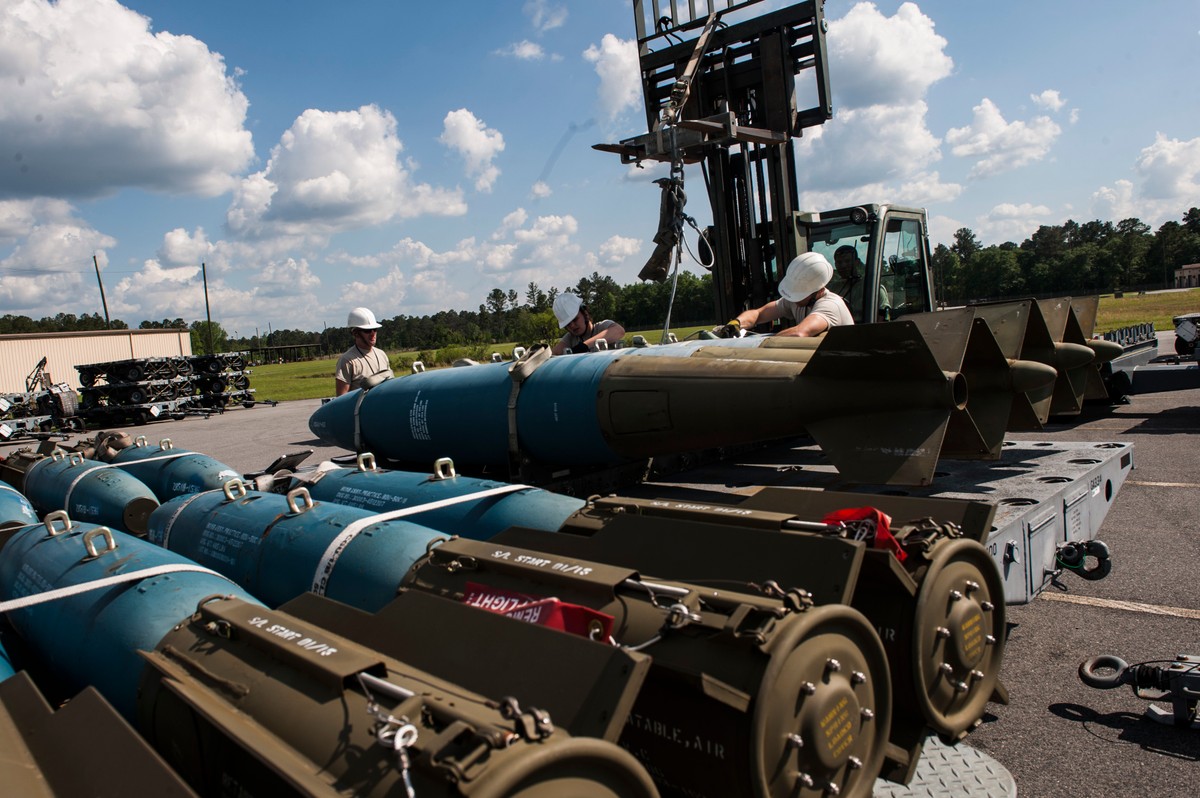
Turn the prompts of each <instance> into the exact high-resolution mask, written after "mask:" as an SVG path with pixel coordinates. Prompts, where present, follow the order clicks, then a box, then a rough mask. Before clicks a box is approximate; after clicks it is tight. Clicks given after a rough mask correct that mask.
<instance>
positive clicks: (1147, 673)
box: [1079, 654, 1200, 730]
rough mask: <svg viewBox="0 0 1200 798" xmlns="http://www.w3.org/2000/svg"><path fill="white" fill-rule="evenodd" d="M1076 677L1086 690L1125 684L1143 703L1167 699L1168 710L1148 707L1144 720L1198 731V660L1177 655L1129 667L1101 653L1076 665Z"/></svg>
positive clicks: (1199, 721) (1109, 688) (1199, 687)
mask: <svg viewBox="0 0 1200 798" xmlns="http://www.w3.org/2000/svg"><path fill="white" fill-rule="evenodd" d="M1079 678H1080V680H1082V681H1083V683H1084V684H1086V685H1087V686H1088V687H1095V688H1096V689H1097V690H1112V689H1114V688H1116V687H1120V686H1121V685H1123V684H1127V685H1129V686H1130V687H1132V688H1133V694H1134V695H1136V696H1137V697H1138V698H1144V699H1146V700H1147V701H1161V700H1164V699H1167V698H1169V699H1170V700H1171V710H1172V711H1170V712H1168V711H1167V710H1166V709H1164V708H1163V707H1160V706H1157V705H1155V704H1151V705H1150V706H1149V707H1147V708H1146V717H1148V718H1150V719H1151V720H1153V721H1155V722H1156V723H1161V724H1163V725H1166V726H1184V727H1191V728H1193V729H1198V730H1200V715H1198V714H1197V702H1200V657H1197V656H1189V655H1187V654H1179V655H1177V656H1176V657H1175V660H1174V661H1170V660H1163V661H1160V662H1142V663H1139V664H1137V665H1130V664H1128V663H1126V662H1125V660H1123V659H1121V658H1120V657H1115V656H1113V655H1112V654H1102V655H1100V656H1098V657H1092V658H1091V659H1088V660H1084V661H1083V662H1081V663H1080V664H1079Z"/></svg>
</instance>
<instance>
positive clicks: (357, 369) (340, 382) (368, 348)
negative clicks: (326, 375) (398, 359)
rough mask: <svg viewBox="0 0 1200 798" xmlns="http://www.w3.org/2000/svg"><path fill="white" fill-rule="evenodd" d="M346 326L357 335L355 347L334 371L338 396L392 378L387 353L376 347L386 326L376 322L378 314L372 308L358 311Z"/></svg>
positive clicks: (350, 316)
mask: <svg viewBox="0 0 1200 798" xmlns="http://www.w3.org/2000/svg"><path fill="white" fill-rule="evenodd" d="M346 326H347V327H349V328H350V333H351V335H353V336H354V346H352V347H350V348H349V349H347V350H346V351H345V352H343V353H342V356H341V357H339V358H338V362H337V369H336V370H335V371H334V372H333V394H334V396H341V395H342V394H344V393H346V392H347V391H352V390H354V389H355V388H363V387H370V386H371V385H373V384H377V383H378V382H380V381H381V380H383V379H386V378H387V377H390V376H392V372H391V368H390V367H389V365H388V356H387V353H386V352H384V351H383V350H382V349H379V348H377V347H376V346H375V341H376V339H377V338H378V336H379V328H380V327H382V326H383V325H382V324H380V323H379V322H377V321H376V320H375V314H374V313H372V312H371V311H370V310H369V309H368V308H355V309H354V310H352V311H350V315H349V316H347V317H346Z"/></svg>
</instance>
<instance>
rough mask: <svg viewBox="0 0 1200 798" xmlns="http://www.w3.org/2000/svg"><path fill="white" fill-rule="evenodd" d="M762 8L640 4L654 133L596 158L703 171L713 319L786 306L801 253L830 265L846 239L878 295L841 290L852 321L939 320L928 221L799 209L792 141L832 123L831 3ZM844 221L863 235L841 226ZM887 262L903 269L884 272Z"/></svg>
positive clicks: (638, 0)
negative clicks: (785, 291)
mask: <svg viewBox="0 0 1200 798" xmlns="http://www.w3.org/2000/svg"><path fill="white" fill-rule="evenodd" d="M759 2H761V0H748V1H747V2H740V3H739V2H732V0H666V1H665V2H662V1H660V0H634V2H633V11H634V25H635V29H636V31H637V44H638V57H639V64H640V68H641V78H642V94H643V99H644V101H645V110H646V123H647V126H648V129H649V132H648V133H644V134H641V135H639V136H635V137H633V138H629V139H625V140H622V141H620V142H619V143H617V144H597V145H595V148H596V149H598V150H602V151H605V152H613V153H617V154H618V155H620V156H621V162H622V163H627V164H628V163H637V162H640V161H645V160H650V161H662V162H666V163H670V164H671V165H672V172H673V175H674V174H675V173H680V174H681V173H682V165H683V164H696V163H699V164H701V168H702V170H703V174H704V179H705V184H706V188H707V190H708V194H709V200H710V203H711V207H712V214H713V226H712V227H711V228H709V230H708V231H706V237H707V238H708V242H709V245H710V246H711V248H712V252H713V263H712V266H711V269H712V275H713V293H714V297H713V298H714V305H715V309H716V313H717V320H718V321H722V320H724V319H729V318H733V317H734V316H736V315H737V314H738V313H740V312H741V311H742V310H745V309H746V308H751V307H760V306H762V305H763V304H765V303H766V302H768V301H769V300H771V299H774V298H776V297H778V291H777V286H778V283H779V280H780V279H781V278H782V277H783V274H784V270H785V269H786V268H787V265H788V264H789V263H790V262H791V260H792V259H793V258H794V257H796V256H797V255H798V254H800V253H802V252H806V251H808V250H809V249H810V248H811V249H814V250H815V251H818V252H821V253H822V254H825V255H826V256H827V257H828V258H829V260H830V262H831V263H832V262H833V260H834V259H833V251H834V250H835V249H836V248H837V247H838V246H845V244H846V243H847V242H841V243H838V244H837V246H833V244H834V243H835V242H839V241H840V239H841V238H843V237H845V238H846V239H847V241H848V240H849V239H850V238H855V242H854V243H855V244H856V249H857V250H859V257H860V260H861V261H862V263H863V267H862V268H863V270H864V273H863V274H862V275H861V278H860V279H862V280H863V283H864V285H865V286H869V288H867V289H864V287H859V288H853V287H852V286H843V287H842V288H843V290H844V291H845V292H846V294H850V293H851V292H852V293H853V299H854V302H853V303H852V304H853V305H855V307H853V308H852V313H853V315H854V317H855V319H856V321H860V322H861V321H868V320H875V319H884V318H891V317H893V316H895V315H899V314H900V313H903V312H911V311H913V310H915V309H917V307H918V306H919V307H920V309H923V310H927V309H930V308H931V306H932V294H931V293H930V291H929V288H930V281H929V275H928V254H927V250H928V245H927V244H926V243H925V222H924V212H923V211H920V210H914V209H897V208H893V207H889V206H883V205H873V206H866V207H865V208H856V209H845V210H844V211H833V212H825V213H821V214H801V213H800V212H799V209H798V208H797V204H798V191H797V176H796V156H795V150H794V148H793V144H792V142H793V139H795V138H797V137H799V136H801V135H803V131H804V129H805V128H808V127H815V126H818V125H822V124H824V123H825V122H826V121H827V120H829V119H830V118H831V117H832V116H833V109H832V105H831V101H830V93H829V72H828V68H827V63H826V48H825V30H826V23H825V15H824V3H823V2H822V0H808V1H807V2H799V3H796V4H794V5H791V6H787V7H785V8H782V9H778V10H775V11H769V12H766V13H763V14H760V15H758V16H755V12H757V11H758V9H755V8H753V7H754V6H757V5H758V4H759ZM664 207H666V204H665V203H664ZM851 211H854V213H853V217H854V218H853V220H851V218H850V216H851ZM912 214H916V221H915V222H914V221H913V220H912V219H911V218H909V217H910V216H911V215H912ZM901 217H905V219H906V220H907V221H902V219H901ZM839 220H840V221H844V222H847V223H851V222H853V223H854V226H853V227H847V226H846V225H841V226H840V227H839V226H838V224H837V223H838V221H839ZM914 225H915V227H914ZM893 228H894V229H893ZM901 228H903V235H901ZM914 230H916V233H914ZM889 231H891V232H892V233H893V235H891V237H890V238H889V237H888V232H889ZM914 235H915V236H916V238H914V237H913V236H914ZM885 239H886V245H885ZM901 239H903V240H901ZM656 240H659V239H658V238H656ZM916 240H919V241H920V245H919V247H915V248H914V244H913V242H914V241H916ZM889 247H890V249H891V250H893V251H890V252H888V251H885V250H887V249H889ZM826 250H828V251H826ZM917 250H919V252H918V251H917ZM889 258H890V261H889V260H888V259H889ZM888 263H892V264H896V265H897V267H898V268H899V269H900V270H901V271H900V272H892V273H888V274H884V272H885V271H886V270H887V269H886V264H888ZM912 263H916V264H918V265H915V266H914V265H912ZM660 273H661V272H660ZM837 280H838V278H837V277H836V276H835V283H836V282H837ZM897 287H899V288H900V289H903V290H902V291H900V292H899V293H897ZM831 288H832V289H833V290H838V286H836V285H835V284H834V283H831ZM893 296H895V297H896V298H897V299H898V300H899V301H896V300H894V299H893V298H892V297H893ZM864 297H865V298H864Z"/></svg>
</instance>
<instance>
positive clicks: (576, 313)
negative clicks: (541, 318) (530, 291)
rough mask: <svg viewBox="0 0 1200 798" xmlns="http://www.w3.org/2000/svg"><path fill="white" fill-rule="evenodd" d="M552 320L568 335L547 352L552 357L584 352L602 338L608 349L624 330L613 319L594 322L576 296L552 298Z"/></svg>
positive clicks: (620, 336) (621, 335)
mask: <svg viewBox="0 0 1200 798" xmlns="http://www.w3.org/2000/svg"><path fill="white" fill-rule="evenodd" d="M554 318H556V319H558V326H559V327H560V328H562V329H564V330H566V331H567V332H566V335H564V336H563V337H562V338H560V339H559V340H558V343H556V344H555V345H554V347H553V348H552V349H551V350H550V352H551V354H555V355H561V354H563V353H565V352H575V353H583V352H587V351H590V350H591V349H592V347H594V346H595V345H596V342H597V341H599V340H601V339H604V340H605V341H607V342H608V344H609V345H610V346H611V345H612V344H615V343H616V342H617V341H620V340H621V339H622V338H624V337H625V328H624V327H622V326H621V325H620V324H617V323H616V322H615V321H613V320H612V319H605V320H604V321H597V322H593V321H592V314H590V313H589V312H588V309H587V305H585V304H583V300H581V299H580V298H579V297H578V296H577V295H575V294H569V293H563V294H559V295H558V296H556V297H555V298H554Z"/></svg>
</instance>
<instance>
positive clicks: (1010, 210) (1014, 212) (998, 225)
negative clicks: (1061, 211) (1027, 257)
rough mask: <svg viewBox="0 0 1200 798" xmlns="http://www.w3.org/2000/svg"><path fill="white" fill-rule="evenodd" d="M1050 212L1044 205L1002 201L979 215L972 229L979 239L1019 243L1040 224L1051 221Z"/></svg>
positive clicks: (992, 241)
mask: <svg viewBox="0 0 1200 798" xmlns="http://www.w3.org/2000/svg"><path fill="white" fill-rule="evenodd" d="M1052 213H1053V211H1051V210H1050V208H1048V207H1046V206H1045V205H1034V204H1033V203H1030V202H1022V203H1021V204H1019V205H1017V204H1014V203H1011V202H1002V203H1000V204H999V205H996V206H994V207H993V208H992V209H991V210H990V211H988V212H987V213H986V214H984V215H983V216H981V217H979V219H978V220H977V225H976V227H975V228H973V229H974V230H975V232H976V233H978V234H979V236H980V240H981V241H986V242H987V243H1003V242H1005V241H1014V242H1016V243H1018V244H1019V243H1021V241H1023V240H1024V239H1025V238H1026V237H1028V236H1029V234H1030V233H1032V232H1033V231H1034V230H1037V229H1038V227H1040V226H1041V225H1044V224H1049V223H1051V222H1050V220H1049V218H1048V217H1049V216H1050V215H1051V214H1052Z"/></svg>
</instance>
